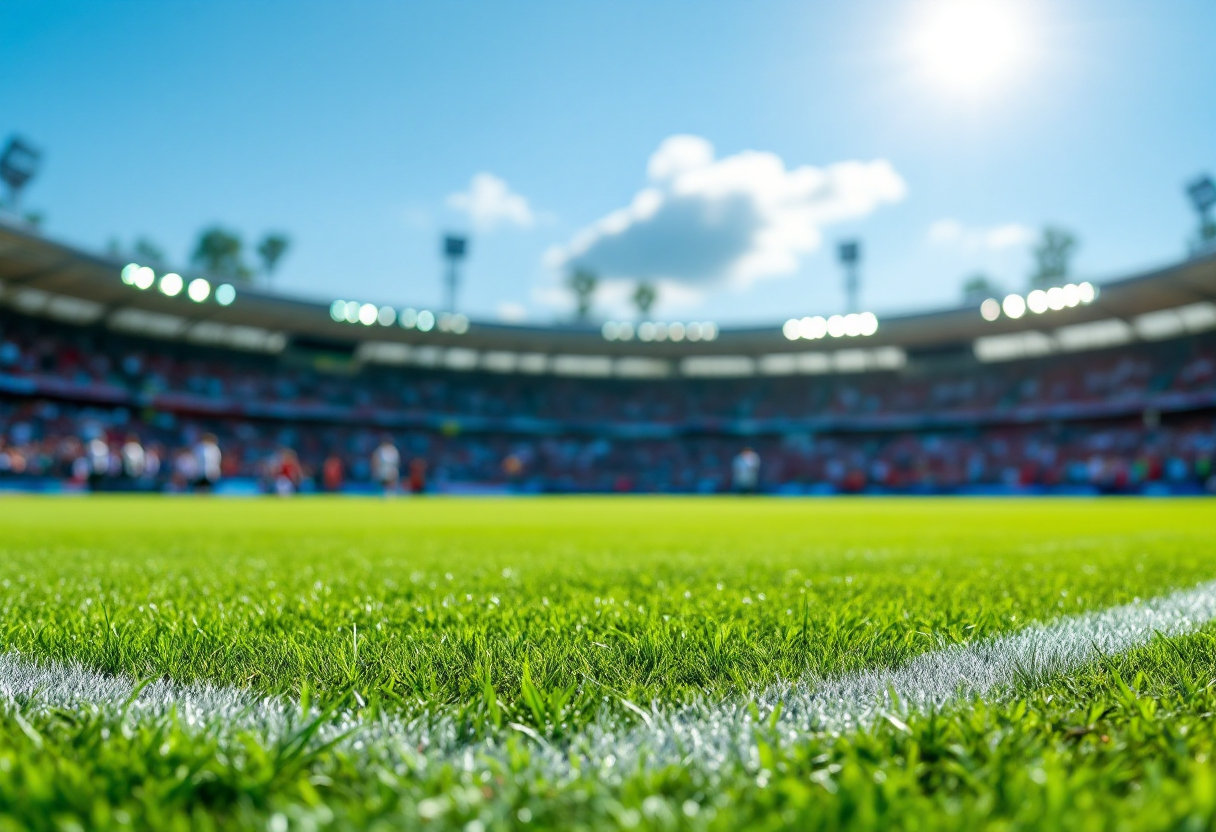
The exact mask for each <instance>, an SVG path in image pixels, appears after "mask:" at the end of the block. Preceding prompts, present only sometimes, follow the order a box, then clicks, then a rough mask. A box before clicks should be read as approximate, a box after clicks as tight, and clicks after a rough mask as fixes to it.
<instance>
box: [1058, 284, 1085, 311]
mask: <svg viewBox="0 0 1216 832" xmlns="http://www.w3.org/2000/svg"><path fill="white" fill-rule="evenodd" d="M1060 291H1061V293H1062V294H1063V295H1064V305H1065V306H1067V307H1069V308H1070V309H1071V308H1072V307H1074V306H1076V305H1077V304H1078V303H1080V302H1081V290H1080V289H1078V288H1077V284H1075V283H1065V284H1064V288H1063V289H1061V290H1060Z"/></svg>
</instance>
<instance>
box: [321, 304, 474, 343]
mask: <svg viewBox="0 0 1216 832" xmlns="http://www.w3.org/2000/svg"><path fill="white" fill-rule="evenodd" d="M329 317H331V318H333V319H334V320H335V321H337V322H338V323H347V324H362V325H363V326H374V325H376V324H379V325H380V326H400V327H401V328H402V329H416V330H418V331H419V332H430V331H431V330H434V329H438V330H439V331H440V332H450V333H452V334H453V335H464V334H465V333H466V332H468V331H469V318H468V316H467V315H462V314H460V313H458V312H456V313H453V312H442V313H440V314H439V315H436V314H435V313H434V312H432V311H431V310H429V309H413V308H411V307H406V308H405V309H402V310H400V311H398V310H396V309H394V308H393V307H391V306H376V305H375V304H374V303H360V302H359V301H357V300H336V301H334V302H333V303H331V304H330V305H329Z"/></svg>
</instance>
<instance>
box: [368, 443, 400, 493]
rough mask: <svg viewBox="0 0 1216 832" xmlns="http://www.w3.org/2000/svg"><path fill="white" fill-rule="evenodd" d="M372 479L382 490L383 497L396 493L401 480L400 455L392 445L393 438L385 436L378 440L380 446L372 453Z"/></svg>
mask: <svg viewBox="0 0 1216 832" xmlns="http://www.w3.org/2000/svg"><path fill="white" fill-rule="evenodd" d="M372 478H373V479H375V481H376V482H378V483H379V484H380V487H381V488H383V489H384V496H385V497H389V496H392V495H394V494H396V493H397V483H398V482H399V481H400V479H401V454H400V453H398V452H397V446H396V445H394V444H393V437H391V436H389V435H388V434H385V435H384V436H382V437H381V438H380V444H379V445H378V446H377V447H376V450H374V451H372Z"/></svg>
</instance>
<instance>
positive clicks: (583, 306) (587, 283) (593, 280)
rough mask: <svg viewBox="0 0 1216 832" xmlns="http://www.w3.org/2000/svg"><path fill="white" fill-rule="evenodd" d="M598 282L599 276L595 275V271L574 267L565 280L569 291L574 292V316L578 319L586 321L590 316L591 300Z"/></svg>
mask: <svg viewBox="0 0 1216 832" xmlns="http://www.w3.org/2000/svg"><path fill="white" fill-rule="evenodd" d="M598 283H599V278H597V277H596V276H595V272H593V271H589V270H587V269H575V270H574V272H573V273H572V274H571V275H570V277H569V279H568V280H567V285H569V287H570V291H572V292H574V300H575V303H576V304H577V312H576V313H575V314H576V317H577V318H578V320H579V321H586V320H587V319H588V318H589V317H590V316H591V302H592V300H594V297H595V287H596V284H598Z"/></svg>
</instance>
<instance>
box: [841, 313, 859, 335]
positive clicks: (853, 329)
mask: <svg viewBox="0 0 1216 832" xmlns="http://www.w3.org/2000/svg"><path fill="white" fill-rule="evenodd" d="M844 334H845V335H847V336H849V337H850V338H856V337H857V336H858V335H860V334H861V316H860V315H858V314H857V313H856V312H850V313H849V314H847V315H845V316H844Z"/></svg>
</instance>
